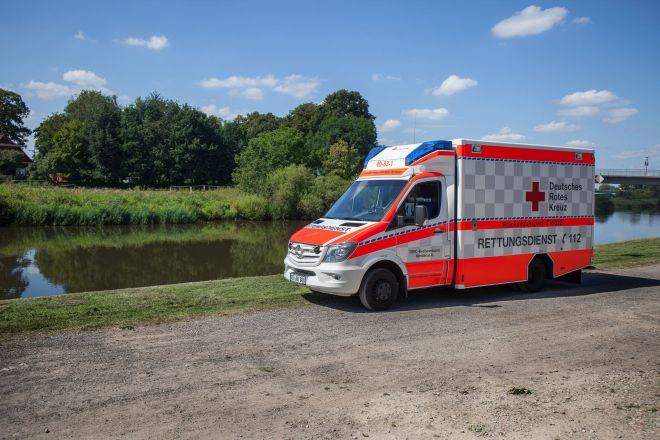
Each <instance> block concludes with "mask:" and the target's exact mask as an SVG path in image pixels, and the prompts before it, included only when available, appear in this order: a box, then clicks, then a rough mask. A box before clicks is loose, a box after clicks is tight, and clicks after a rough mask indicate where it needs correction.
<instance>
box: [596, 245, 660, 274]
mask: <svg viewBox="0 0 660 440" xmlns="http://www.w3.org/2000/svg"><path fill="white" fill-rule="evenodd" d="M659 261H660V237H656V238H645V239H641V240H629V241H621V242H619V243H609V244H601V245H597V246H594V258H593V265H594V266H595V267H596V269H607V268H611V267H630V266H638V265H642V264H649V263H657V262H659Z"/></svg>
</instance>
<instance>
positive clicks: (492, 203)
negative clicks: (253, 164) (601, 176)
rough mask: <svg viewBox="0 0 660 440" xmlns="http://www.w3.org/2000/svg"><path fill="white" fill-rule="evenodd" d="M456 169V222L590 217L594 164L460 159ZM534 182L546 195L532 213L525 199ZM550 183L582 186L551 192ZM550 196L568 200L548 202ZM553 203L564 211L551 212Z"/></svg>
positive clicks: (591, 213)
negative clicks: (560, 206)
mask: <svg viewBox="0 0 660 440" xmlns="http://www.w3.org/2000/svg"><path fill="white" fill-rule="evenodd" d="M458 166H459V170H460V172H459V175H460V176H461V181H460V186H459V206H458V218H459V219H463V220H471V219H478V220H486V219H505V218H538V217H588V216H593V212H594V211H593V209H594V207H593V188H594V167H593V165H585V164H571V163H556V162H536V161H522V160H504V159H485V158H468V157H460V158H458ZM533 182H539V190H540V191H542V192H543V193H545V201H543V202H541V203H540V204H539V210H538V211H532V203H530V202H527V201H526V198H525V193H526V192H528V191H531V190H532V183H533ZM551 182H552V183H554V184H562V183H564V184H574V185H581V186H582V190H581V191H558V190H554V191H551V190H550V183H551ZM550 193H556V194H561V195H566V196H568V200H567V201H553V200H550ZM552 204H555V205H563V204H565V205H566V207H567V209H566V211H553V210H551V209H550V207H551V205H552Z"/></svg>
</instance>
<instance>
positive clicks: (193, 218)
mask: <svg viewBox="0 0 660 440" xmlns="http://www.w3.org/2000/svg"><path fill="white" fill-rule="evenodd" d="M269 216H270V214H269V210H268V201H267V200H266V199H265V198H263V197H261V196H257V195H253V194H246V193H243V192H241V191H239V190H238V189H236V188H222V189H214V190H209V191H195V192H189V191H156V190H141V189H129V190H122V189H109V188H58V187H52V186H38V187H35V186H27V185H18V184H0V224H1V223H4V224H18V225H30V226H43V225H61V226H70V225H77V226H91V225H128V224H134V225H149V224H174V223H194V222H198V221H211V220H236V219H244V220H265V219H268V218H269Z"/></svg>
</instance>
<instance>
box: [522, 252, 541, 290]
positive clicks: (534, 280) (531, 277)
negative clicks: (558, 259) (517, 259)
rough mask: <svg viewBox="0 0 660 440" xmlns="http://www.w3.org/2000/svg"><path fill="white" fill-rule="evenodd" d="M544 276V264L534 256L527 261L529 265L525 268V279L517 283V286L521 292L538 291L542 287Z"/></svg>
mask: <svg viewBox="0 0 660 440" xmlns="http://www.w3.org/2000/svg"><path fill="white" fill-rule="evenodd" d="M546 276H547V273H546V270H545V264H543V262H542V261H541V260H539V259H538V258H535V259H533V260H532V262H531V263H529V267H528V268H527V281H525V282H522V283H518V287H519V288H520V290H522V291H523V292H527V293H535V292H538V291H539V290H541V289H543V286H544V285H545V278H546Z"/></svg>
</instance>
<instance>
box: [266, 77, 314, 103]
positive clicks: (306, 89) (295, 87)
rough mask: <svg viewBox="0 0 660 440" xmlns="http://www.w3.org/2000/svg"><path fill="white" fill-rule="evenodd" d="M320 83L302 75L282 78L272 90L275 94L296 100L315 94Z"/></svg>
mask: <svg viewBox="0 0 660 440" xmlns="http://www.w3.org/2000/svg"><path fill="white" fill-rule="evenodd" d="M320 83H321V82H320V81H319V80H318V79H317V78H306V77H304V76H302V75H289V76H286V77H284V79H283V80H281V81H280V82H279V84H278V85H277V86H275V88H274V89H273V91H274V92H276V93H282V94H285V95H290V96H293V97H294V98H298V99H305V98H308V97H310V96H312V95H314V94H315V93H316V89H317V87H318V86H319V84H320Z"/></svg>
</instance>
